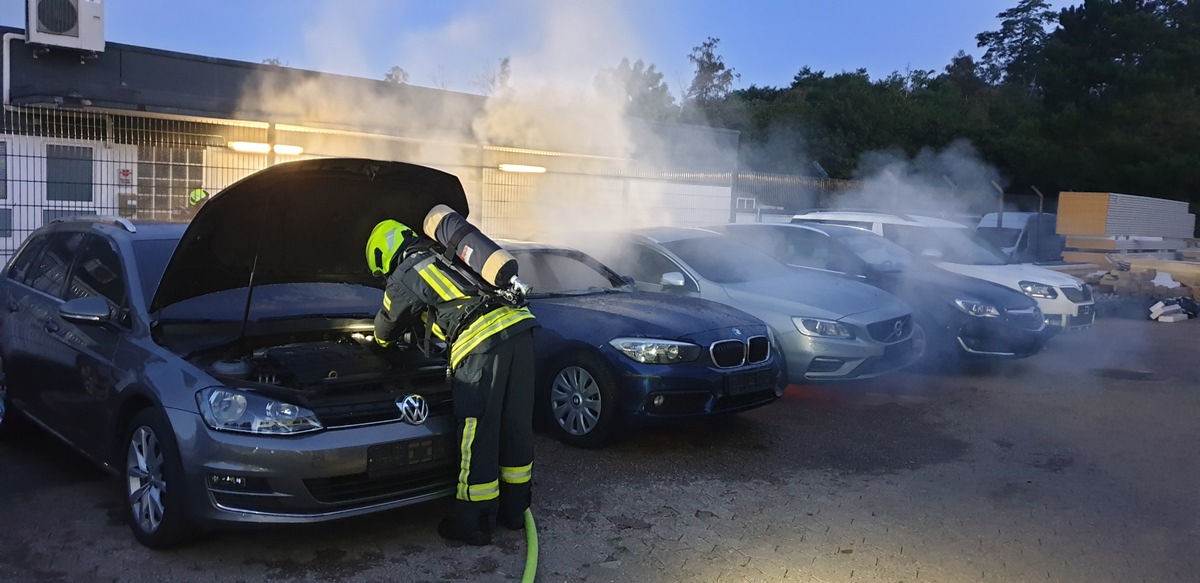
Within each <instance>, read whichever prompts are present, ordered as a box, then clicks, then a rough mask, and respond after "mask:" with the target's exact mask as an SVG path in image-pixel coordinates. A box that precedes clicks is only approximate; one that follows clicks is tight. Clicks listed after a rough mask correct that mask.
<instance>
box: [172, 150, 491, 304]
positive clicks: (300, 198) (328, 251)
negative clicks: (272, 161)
mask: <svg viewBox="0 0 1200 583" xmlns="http://www.w3.org/2000/svg"><path fill="white" fill-rule="evenodd" d="M438 204H444V205H447V206H449V207H450V208H452V209H454V210H455V211H456V212H458V213H459V214H460V215H462V216H464V217H466V216H467V197H466V194H465V193H464V192H463V188H462V183H461V182H459V180H458V178H457V177H455V176H454V175H452V174H448V173H445V172H442V171H440V170H435V169H433V168H428V167H424V166H416V165H413V164H405V163H402V162H384V161H378V160H366V159H361V158H325V159H315V160H304V161H300V162H289V163H285V164H279V165H276V166H272V167H270V168H267V169H265V170H261V171H258V172H256V173H254V174H251V175H250V176H247V177H246V178H243V179H242V180H240V181H238V182H236V183H234V184H233V185H231V186H229V187H228V188H226V189H224V190H222V191H221V192H220V193H219V194H217V195H215V196H213V197H212V198H211V199H210V200H209V201H208V202H206V203H205V204H204V206H202V207H201V208H200V210H199V211H198V212H197V213H196V216H195V218H193V219H192V221H191V223H190V224H189V225H188V228H187V231H185V232H184V234H183V238H182V239H180V241H179V246H178V247H176V249H175V254H174V255H173V256H172V257H171V261H170V263H168V264H167V268H166V271H165V272H164V273H163V277H162V280H161V282H160V283H159V286H158V291H157V292H156V293H155V296H154V300H153V301H152V302H151V304H150V310H151V311H152V312H156V311H159V310H162V309H163V308H165V307H167V306H170V305H172V304H174V303H177V302H180V301H184V300H187V299H191V298H194V297H198V296H202V295H205V294H209V293H214V292H219V291H224V290H230V289H239V288H246V287H250V286H261V285H270V284H281V283H313V282H345V283H353V284H359V285H367V286H373V287H378V288H382V287H383V286H384V281H383V280H382V279H381V278H376V277H374V276H372V275H371V273H370V271H368V269H367V264H366V259H365V252H364V249H365V248H366V242H367V237H368V236H369V235H370V233H371V229H372V228H373V227H374V226H375V225H376V224H377V223H378V222H379V221H381V220H384V219H395V220H398V221H400V222H403V223H404V224H406V225H409V226H412V227H414V228H415V229H418V230H420V225H421V223H422V222H423V221H424V219H425V215H426V214H428V212H429V210H430V209H431V208H433V207H434V206H436V205H438Z"/></svg>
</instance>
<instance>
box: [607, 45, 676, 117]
mask: <svg viewBox="0 0 1200 583" xmlns="http://www.w3.org/2000/svg"><path fill="white" fill-rule="evenodd" d="M662 79H663V74H662V73H660V72H658V71H656V70H655V68H654V65H653V64H652V65H650V66H648V67H647V66H646V65H645V64H643V63H642V60H641V59H638V60H637V61H635V62H634V63H633V64H632V65H631V64H630V63H629V59H627V58H623V59H621V62H620V63H618V64H617V66H616V67H614V68H612V69H604V70H602V71H600V72H599V73H598V74H597V75H596V80H595V85H596V89H597V91H599V92H600V94H601V95H603V96H606V97H608V98H612V99H616V100H619V101H620V102H621V103H622V104H623V105H624V107H625V113H627V114H628V115H631V116H634V117H641V118H644V119H652V120H655V121H670V120H673V119H675V118H676V117H678V115H679V108H678V106H676V105H675V97H674V96H672V95H671V90H670V89H669V88H668V87H667V84H666V83H664V82H663V80H662Z"/></svg>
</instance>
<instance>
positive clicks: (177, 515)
mask: <svg viewBox="0 0 1200 583" xmlns="http://www.w3.org/2000/svg"><path fill="white" fill-rule="evenodd" d="M124 444H125V457H124V464H125V465H124V472H122V475H121V479H120V483H121V490H120V494H121V499H122V503H123V504H124V505H125V515H126V518H127V519H128V520H129V528H130V529H131V530H133V536H134V537H136V538H137V539H138V541H139V542H141V543H142V544H143V545H145V546H147V547H149V548H152V549H165V548H170V547H173V546H178V545H179V544H181V543H183V542H185V541H187V540H188V539H189V538H190V537H191V536H192V533H193V528H192V525H191V522H190V520H189V519H188V517H187V513H186V511H185V509H184V499H185V496H184V485H183V464H182V463H181V462H180V459H179V448H178V447H177V446H176V444H175V434H174V432H172V431H171V428H170V425H168V423H167V421H166V419H165V418H164V417H163V414H162V413H161V412H159V411H158V410H156V409H143V410H142V411H140V412H138V413H137V414H136V415H134V416H133V419H131V420H130V421H129V424H128V425H127V426H126V431H125V441H124Z"/></svg>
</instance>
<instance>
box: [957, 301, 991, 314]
mask: <svg viewBox="0 0 1200 583" xmlns="http://www.w3.org/2000/svg"><path fill="white" fill-rule="evenodd" d="M954 305H955V306H957V307H958V309H960V310H962V311H963V312H966V313H967V314H970V315H972V316H976V317H979V318H999V317H1000V309H999V308H997V307H996V306H993V305H991V304H985V303H983V302H977V301H975V300H954Z"/></svg>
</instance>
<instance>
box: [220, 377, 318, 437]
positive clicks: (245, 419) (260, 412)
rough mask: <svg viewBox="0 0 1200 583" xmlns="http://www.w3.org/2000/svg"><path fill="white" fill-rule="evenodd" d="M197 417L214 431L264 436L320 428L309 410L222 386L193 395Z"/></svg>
mask: <svg viewBox="0 0 1200 583" xmlns="http://www.w3.org/2000/svg"><path fill="white" fill-rule="evenodd" d="M196 402H197V403H198V404H199V405H200V415H201V416H202V417H204V422H205V423H206V424H208V426H209V427H211V428H213V429H216V430H218V431H237V432H240V433H258V434H265V435H295V434H297V433H308V432H310V431H317V430H319V429H321V428H322V426H321V422H320V421H318V420H317V416H316V415H315V414H313V412H312V411H309V410H308V409H305V408H304V407H301V406H299V405H293V404H291V403H285V402H283V401H276V400H275V399H269V398H267V397H263V396H262V395H257V394H254V393H250V392H245V391H237V390H234V389H228V388H225V387H209V388H207V389H204V390H202V391H200V392H199V393H196Z"/></svg>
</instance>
